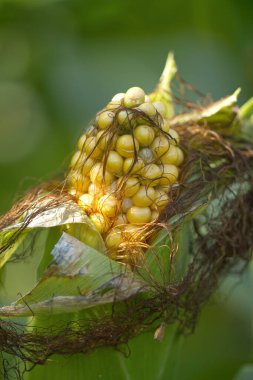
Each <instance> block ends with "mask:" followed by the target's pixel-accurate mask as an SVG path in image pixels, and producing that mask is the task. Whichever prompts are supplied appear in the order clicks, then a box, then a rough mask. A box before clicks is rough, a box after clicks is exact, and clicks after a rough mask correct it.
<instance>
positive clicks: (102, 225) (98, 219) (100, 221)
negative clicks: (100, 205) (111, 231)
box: [89, 212, 110, 233]
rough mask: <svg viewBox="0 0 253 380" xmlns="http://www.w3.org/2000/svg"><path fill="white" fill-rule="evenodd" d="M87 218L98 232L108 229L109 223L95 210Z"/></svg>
mask: <svg viewBox="0 0 253 380" xmlns="http://www.w3.org/2000/svg"><path fill="white" fill-rule="evenodd" d="M89 218H90V220H91V221H92V223H93V224H94V225H95V227H96V228H97V230H98V231H99V232H100V233H103V232H106V231H107V230H108V228H109V226H110V225H109V223H108V221H107V220H106V218H105V217H104V215H102V214H100V213H99V212H96V213H94V214H90V215H89Z"/></svg>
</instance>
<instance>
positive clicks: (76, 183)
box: [67, 171, 90, 193]
mask: <svg viewBox="0 0 253 380" xmlns="http://www.w3.org/2000/svg"><path fill="white" fill-rule="evenodd" d="M67 182H68V184H69V185H70V186H71V187H73V188H74V189H76V191H77V192H79V193H85V192H87V190H88V187H89V185H90V179H89V177H87V176H84V175H82V174H81V173H80V172H78V171H74V172H70V173H69V175H68V178H67Z"/></svg>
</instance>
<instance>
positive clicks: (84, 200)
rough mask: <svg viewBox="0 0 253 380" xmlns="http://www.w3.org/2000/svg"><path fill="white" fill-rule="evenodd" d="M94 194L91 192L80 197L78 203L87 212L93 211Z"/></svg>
mask: <svg viewBox="0 0 253 380" xmlns="http://www.w3.org/2000/svg"><path fill="white" fill-rule="evenodd" d="M93 199H94V198H93V196H92V195H91V194H83V195H81V196H80V197H79V199H78V204H79V205H80V206H81V207H82V209H83V210H84V211H86V212H92V206H93Z"/></svg>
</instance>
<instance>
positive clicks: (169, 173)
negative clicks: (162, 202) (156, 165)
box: [160, 164, 179, 185]
mask: <svg viewBox="0 0 253 380" xmlns="http://www.w3.org/2000/svg"><path fill="white" fill-rule="evenodd" d="M160 169H161V172H162V174H161V179H160V185H172V184H173V183H175V182H176V180H177V178H178V174H179V172H178V168H177V167H176V166H175V165H170V164H166V165H161V166H160Z"/></svg>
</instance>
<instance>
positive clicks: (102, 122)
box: [97, 110, 115, 129]
mask: <svg viewBox="0 0 253 380" xmlns="http://www.w3.org/2000/svg"><path fill="white" fill-rule="evenodd" d="M114 118H115V114H114V113H113V112H112V111H109V110H107V111H102V112H101V113H100V114H99V115H98V116H97V124H98V126H99V128H100V129H106V128H108V127H110V125H112V123H113V120H114Z"/></svg>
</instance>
